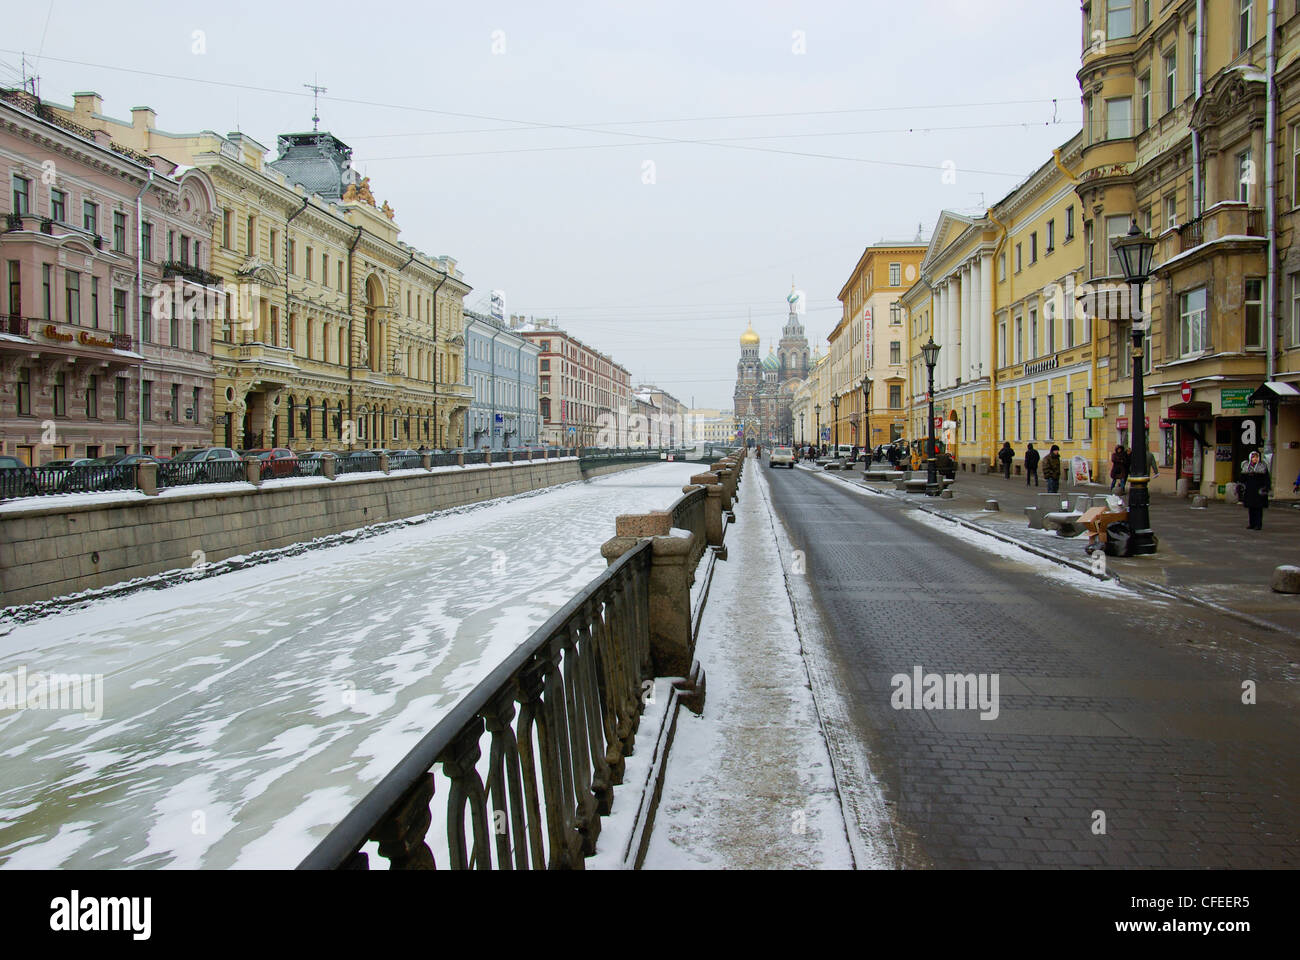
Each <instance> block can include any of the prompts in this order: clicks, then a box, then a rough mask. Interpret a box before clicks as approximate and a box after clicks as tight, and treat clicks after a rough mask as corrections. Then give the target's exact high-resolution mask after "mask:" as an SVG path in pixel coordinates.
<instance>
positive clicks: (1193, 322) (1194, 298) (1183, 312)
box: [1178, 287, 1208, 357]
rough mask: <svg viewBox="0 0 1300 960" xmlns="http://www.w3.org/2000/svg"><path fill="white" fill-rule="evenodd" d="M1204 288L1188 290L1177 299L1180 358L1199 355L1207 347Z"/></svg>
mask: <svg viewBox="0 0 1300 960" xmlns="http://www.w3.org/2000/svg"><path fill="white" fill-rule="evenodd" d="M1207 332H1208V331H1207V330H1206V316H1205V288H1204V287H1198V288H1197V289H1195V290H1189V291H1187V293H1184V294H1182V295H1181V296H1180V297H1179V298H1178V348H1179V353H1180V355H1181V356H1184V357H1187V356H1192V355H1193V354H1198V353H1201V352H1202V351H1204V350H1205V349H1206V347H1207V346H1208V343H1207V336H1206V334H1207Z"/></svg>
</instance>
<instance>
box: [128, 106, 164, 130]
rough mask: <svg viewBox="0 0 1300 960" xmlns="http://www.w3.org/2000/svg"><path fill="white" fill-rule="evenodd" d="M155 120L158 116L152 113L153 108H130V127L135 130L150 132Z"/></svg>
mask: <svg viewBox="0 0 1300 960" xmlns="http://www.w3.org/2000/svg"><path fill="white" fill-rule="evenodd" d="M157 119H158V114H156V113H154V109H153V107H132V108H131V126H133V127H135V128H136V129H137V130H152V129H153V128H154V122H155V121H156V120H157Z"/></svg>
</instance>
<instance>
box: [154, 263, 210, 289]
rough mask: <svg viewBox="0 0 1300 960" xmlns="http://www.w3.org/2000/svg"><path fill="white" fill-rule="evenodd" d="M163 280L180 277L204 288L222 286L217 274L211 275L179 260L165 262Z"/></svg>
mask: <svg viewBox="0 0 1300 960" xmlns="http://www.w3.org/2000/svg"><path fill="white" fill-rule="evenodd" d="M162 275H163V279H164V280H166V279H168V278H170V277H180V278H182V279H183V280H189V281H191V282H193V283H197V284H199V285H200V286H204V287H216V286H220V285H221V282H222V280H221V277H219V276H217V275H216V274H215V273H209V272H208V271H207V270H203V269H201V268H199V267H197V266H194V265H192V264H188V263H182V262H181V261H179V260H165V261H163V265H162Z"/></svg>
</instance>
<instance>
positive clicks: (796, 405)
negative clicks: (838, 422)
mask: <svg viewBox="0 0 1300 960" xmlns="http://www.w3.org/2000/svg"><path fill="white" fill-rule="evenodd" d="M830 373H831V364H830V358H829V357H827V356H824V355H823V354H822V353H821V348H820V347H818V348H816V349H815V350H814V351H813V357H812V360H811V361H810V362H809V366H808V378H807V379H806V380H804V381H803V383H801V384H800V385H799V386H798V387H797V388H796V389H795V393H794V401H793V402H792V403H791V405H790V412H791V415H792V418H793V424H794V431H795V439H796V440H799V441H800V442H801V443H815V444H818V445H821V444H828V443H831V438H832V433H833V431H832V426H833V424H832V412H831V402H830V401H831V376H830ZM819 428H820V430H821V434H820V437H819V435H818V429H819Z"/></svg>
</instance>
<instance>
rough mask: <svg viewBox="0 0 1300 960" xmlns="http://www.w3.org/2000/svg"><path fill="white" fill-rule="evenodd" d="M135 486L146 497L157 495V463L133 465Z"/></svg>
mask: <svg viewBox="0 0 1300 960" xmlns="http://www.w3.org/2000/svg"><path fill="white" fill-rule="evenodd" d="M135 486H136V489H137V490H139V491H140V492H141V493H143V494H144V495H145V496H147V497H156V496H158V464H156V463H138V464H136V467H135Z"/></svg>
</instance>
